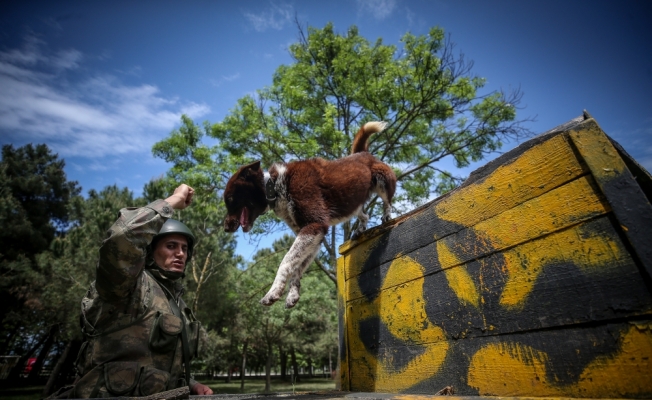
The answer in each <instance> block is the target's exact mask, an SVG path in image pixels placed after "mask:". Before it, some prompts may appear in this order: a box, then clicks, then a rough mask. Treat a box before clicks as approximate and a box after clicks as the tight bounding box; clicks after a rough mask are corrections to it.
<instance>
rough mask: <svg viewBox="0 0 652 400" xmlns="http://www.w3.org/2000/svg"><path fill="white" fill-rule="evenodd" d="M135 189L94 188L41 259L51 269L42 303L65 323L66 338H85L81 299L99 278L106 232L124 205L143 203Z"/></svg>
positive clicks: (139, 204)
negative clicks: (70, 225)
mask: <svg viewBox="0 0 652 400" xmlns="http://www.w3.org/2000/svg"><path fill="white" fill-rule="evenodd" d="M142 205H145V202H144V201H143V200H142V199H138V200H135V199H134V197H133V193H132V192H130V191H129V190H127V189H126V188H124V189H119V188H118V187H117V186H115V185H113V186H107V187H106V188H104V189H103V190H102V191H100V192H97V191H95V190H90V191H89V193H88V198H87V199H84V200H79V204H76V208H77V213H78V215H77V218H78V219H77V222H76V224H75V225H74V226H73V227H71V228H70V229H69V230H68V231H67V232H66V234H65V235H63V236H61V237H59V238H57V239H55V240H54V241H53V243H52V245H51V247H50V251H49V252H45V253H42V254H41V255H40V256H39V259H38V263H39V265H40V266H41V267H42V268H43V270H47V271H48V276H49V278H48V280H47V283H45V284H44V290H43V295H42V298H41V299H42V304H43V305H42V307H43V310H44V311H46V315H48V316H49V318H50V319H51V320H52V322H53V323H59V324H61V326H62V333H63V339H64V340H65V339H73V338H77V339H81V332H80V330H79V303H80V301H81V299H82V297H83V296H84V294H85V293H86V291H87V290H88V288H89V286H90V284H91V282H92V281H94V280H95V269H96V266H97V258H98V254H99V248H100V245H101V244H102V241H103V240H104V238H105V237H106V232H107V231H108V230H109V228H110V227H111V225H113V223H114V222H115V220H116V219H117V218H118V212H119V211H120V209H122V208H124V207H131V206H136V207H137V206H142Z"/></svg>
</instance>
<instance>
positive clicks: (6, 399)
mask: <svg viewBox="0 0 652 400" xmlns="http://www.w3.org/2000/svg"><path fill="white" fill-rule="evenodd" d="M42 393H43V386H27V387H21V388H18V387H14V388H0V399H2V400H38V399H40V398H41V394H42Z"/></svg>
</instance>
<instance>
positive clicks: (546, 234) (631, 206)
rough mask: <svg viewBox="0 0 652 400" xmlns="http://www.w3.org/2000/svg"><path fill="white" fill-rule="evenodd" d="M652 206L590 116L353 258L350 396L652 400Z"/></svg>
mask: <svg viewBox="0 0 652 400" xmlns="http://www.w3.org/2000/svg"><path fill="white" fill-rule="evenodd" d="M651 195H652V179H651V178H650V175H649V174H648V173H647V172H646V171H645V170H644V169H642V168H641V167H640V166H639V165H638V164H637V163H636V162H635V161H634V160H633V159H631V157H629V156H628V155H627V154H626V153H625V152H624V151H623V150H622V149H621V148H620V147H619V146H618V145H617V144H615V143H613V142H612V141H611V140H610V139H609V138H608V137H607V136H606V135H605V133H604V132H603V131H602V130H601V129H600V127H599V126H598V124H597V123H596V122H595V120H593V119H592V118H591V117H590V116H589V115H588V114H586V113H585V115H584V116H582V117H580V118H577V119H575V120H572V121H570V122H568V123H566V124H564V125H562V126H560V127H558V128H555V129H554V130H552V131H549V132H547V133H545V134H542V135H540V136H538V137H536V138H534V139H532V140H530V141H528V142H526V143H524V144H522V145H521V146H519V147H518V148H516V149H514V150H513V151H510V152H509V153H506V154H504V155H503V156H501V157H500V158H498V159H497V160H495V161H493V162H491V163H489V164H487V165H486V166H485V167H483V168H481V169H480V170H478V171H476V172H474V173H473V174H471V176H470V177H469V179H468V180H467V181H466V182H465V183H464V185H462V186H461V187H460V188H458V189H456V190H454V191H452V192H451V193H449V194H448V195H446V196H443V197H441V198H439V199H437V200H435V201H433V202H431V203H429V204H427V205H425V206H423V207H420V208H419V209H417V210H415V211H414V212H411V213H410V214H408V215H405V216H403V217H401V218H398V219H396V220H394V221H391V222H390V223H389V224H386V225H384V226H382V227H379V228H377V229H373V230H370V231H368V232H367V233H366V234H365V235H363V237H361V238H360V239H359V240H357V241H350V242H347V243H345V244H343V245H342V246H341V247H340V254H341V257H340V258H339V260H338V297H339V318H340V375H341V376H340V379H341V386H342V389H343V390H348V391H356V392H387V393H414V394H430V395H433V394H435V393H437V392H438V391H439V390H440V389H442V388H444V387H446V386H453V387H454V389H455V393H456V394H459V395H487V396H553V397H593V398H605V397H612V398H613V397H620V398H623V397H630V398H650V397H652V279H651V277H652V206H650V196H651Z"/></svg>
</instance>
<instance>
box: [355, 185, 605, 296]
mask: <svg viewBox="0 0 652 400" xmlns="http://www.w3.org/2000/svg"><path fill="white" fill-rule="evenodd" d="M609 211H610V208H609V206H608V205H607V204H606V203H605V202H604V201H603V198H602V196H601V194H600V193H599V192H597V189H596V188H595V186H594V184H593V180H592V178H590V177H587V176H584V177H580V178H578V179H576V180H574V181H572V182H569V183H568V184H566V185H564V186H562V187H559V188H557V189H555V190H553V191H551V192H549V193H546V194H544V195H542V196H539V197H537V198H535V199H532V200H529V201H527V202H525V203H523V204H521V205H519V206H517V207H515V208H513V209H511V210H508V211H506V212H504V213H502V214H500V215H497V216H495V217H493V218H489V219H488V220H485V221H482V222H480V223H478V224H477V225H475V226H474V227H472V228H467V229H472V231H471V232H472V233H473V236H474V239H473V240H469V239H468V238H469V236H470V235H469V232H467V231H462V232H459V233H457V234H454V235H451V236H447V237H445V238H444V239H441V240H440V241H438V242H437V249H438V251H439V253H438V261H439V265H440V266H441V268H442V269H444V270H446V269H448V268H451V267H455V266H458V265H460V264H462V263H465V262H466V261H469V260H461V259H460V258H459V256H458V254H464V253H469V251H468V250H469V246H474V247H473V248H471V249H472V250H473V251H472V252H471V253H472V254H473V259H477V258H481V257H484V256H486V255H488V254H489V253H493V252H496V251H500V250H504V249H506V248H510V247H513V246H517V245H519V244H522V243H525V242H528V241H531V240H533V239H536V238H538V237H541V236H544V235H547V234H550V233H552V232H555V231H559V230H562V229H565V228H567V227H569V226H572V225H574V224H578V223H580V222H582V221H585V220H587V219H589V218H593V217H595V216H598V215H601V214H606V213H607V212H609ZM453 222H458V223H459V222H461V221H453ZM440 242H441V243H440ZM368 249H370V247H369V246H366V247H364V248H363V249H361V250H360V252H359V253H358V249H356V251H352V252H350V253H348V254H347V255H346V256H344V258H345V264H346V265H347V267H346V269H347V270H348V271H356V270H359V269H360V268H362V267H361V266H362V265H364V262H365V257H367V256H368V254H369V251H370V250H368ZM352 264H355V265H352ZM415 273H416V274H415ZM395 274H396V275H395V276H394V277H393V281H392V282H394V284H399V283H401V282H408V281H411V280H414V279H417V278H419V277H420V275H418V274H419V272H417V270H415V269H405V270H403V271H397V272H396V273H395ZM452 274H454V275H463V272H459V271H458V272H452ZM349 276H352V275H349ZM447 277H448V275H447ZM462 279H464V277H462ZM388 287H389V286H388ZM361 297H363V294H362V291H361V290H360V288H359V287H358V286H357V285H349V286H348V287H347V299H348V300H353V299H358V298H361ZM466 300H467V301H468V300H470V298H467V299H466ZM471 304H473V303H471Z"/></svg>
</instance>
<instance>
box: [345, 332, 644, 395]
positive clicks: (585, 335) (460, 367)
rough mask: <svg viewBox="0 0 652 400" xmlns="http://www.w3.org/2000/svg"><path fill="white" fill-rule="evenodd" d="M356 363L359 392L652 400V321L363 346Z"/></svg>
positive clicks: (353, 371)
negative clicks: (418, 343)
mask: <svg viewBox="0 0 652 400" xmlns="http://www.w3.org/2000/svg"><path fill="white" fill-rule="evenodd" d="M432 353H437V357H433V356H432ZM352 366H355V367H354V368H352V369H351V390H354V391H380V392H394V393H398V392H402V393H426V394H428V393H435V392H436V391H438V390H439V389H441V388H442V387H444V386H453V387H454V388H455V390H456V394H459V395H485V396H528V397H540V396H549V397H583V398H590V397H591V398H614V397H625V398H650V396H652V380H651V379H649V377H650V371H652V322H651V321H649V320H641V321H632V322H617V323H608V324H601V325H587V326H574V327H571V328H568V329H555V330H541V331H533V332H527V333H523V334H515V335H502V336H488V337H477V338H468V339H462V340H457V341H447V342H440V343H438V344H437V348H435V347H432V346H427V347H423V346H411V348H407V347H406V346H401V347H385V348H380V349H363V351H359V352H353V353H352Z"/></svg>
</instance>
